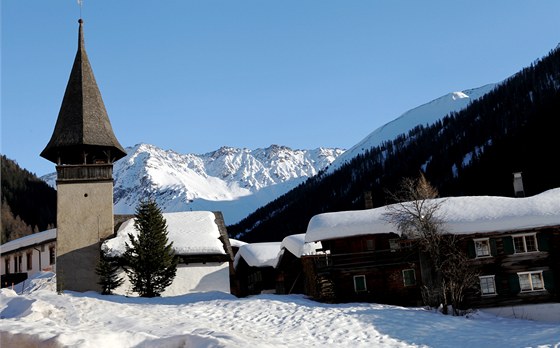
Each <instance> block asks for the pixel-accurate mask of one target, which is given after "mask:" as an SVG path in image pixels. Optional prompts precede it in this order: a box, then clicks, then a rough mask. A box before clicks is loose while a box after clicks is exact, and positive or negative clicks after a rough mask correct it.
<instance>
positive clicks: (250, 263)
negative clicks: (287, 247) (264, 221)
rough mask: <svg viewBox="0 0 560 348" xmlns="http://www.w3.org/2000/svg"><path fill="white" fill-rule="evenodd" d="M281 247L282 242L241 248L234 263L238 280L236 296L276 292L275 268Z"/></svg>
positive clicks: (256, 244)
mask: <svg viewBox="0 0 560 348" xmlns="http://www.w3.org/2000/svg"><path fill="white" fill-rule="evenodd" d="M280 245H281V243H280V242H269V243H251V244H245V245H241V246H240V248H239V251H238V252H237V254H236V255H235V259H234V261H233V267H234V270H235V279H236V284H235V286H234V288H235V291H234V292H233V293H234V295H236V296H238V297H245V296H248V295H257V294H260V293H263V292H270V293H274V292H275V289H276V272H275V270H274V267H275V266H276V263H277V258H278V253H279V252H280Z"/></svg>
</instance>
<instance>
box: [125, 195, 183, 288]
mask: <svg viewBox="0 0 560 348" xmlns="http://www.w3.org/2000/svg"><path fill="white" fill-rule="evenodd" d="M134 227H135V228H136V230H137V231H138V236H137V237H135V236H133V235H132V234H131V233H129V234H128V237H129V239H130V244H128V243H126V251H125V253H124V254H123V261H124V268H125V271H126V273H127V275H128V277H129V279H130V282H131V284H132V290H133V291H135V292H137V293H138V294H140V296H142V297H155V296H160V294H161V293H162V292H163V291H164V290H165V288H167V287H168V286H169V285H170V284H171V283H172V282H173V279H174V278H175V274H176V272H177V263H178V260H177V258H176V257H175V254H174V252H173V242H168V239H167V223H166V221H165V218H164V217H163V214H162V212H161V210H160V209H159V207H158V206H157V204H156V203H155V202H154V201H153V200H148V201H143V202H140V204H139V205H138V207H137V208H136V214H135V220H134Z"/></svg>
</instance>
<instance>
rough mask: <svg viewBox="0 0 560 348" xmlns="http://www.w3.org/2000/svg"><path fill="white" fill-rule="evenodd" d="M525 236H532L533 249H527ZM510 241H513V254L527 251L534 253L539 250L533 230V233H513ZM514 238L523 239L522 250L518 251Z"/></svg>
mask: <svg viewBox="0 0 560 348" xmlns="http://www.w3.org/2000/svg"><path fill="white" fill-rule="evenodd" d="M527 237H532V238H533V241H534V244H535V250H531V251H528V250H527ZM511 238H512V241H513V253H514V254H527V253H536V252H539V242H538V240H537V234H536V233H535V232H533V233H522V234H514V235H512V236H511ZM516 238H522V240H523V250H521V251H518V250H517V247H516V245H515V239H516Z"/></svg>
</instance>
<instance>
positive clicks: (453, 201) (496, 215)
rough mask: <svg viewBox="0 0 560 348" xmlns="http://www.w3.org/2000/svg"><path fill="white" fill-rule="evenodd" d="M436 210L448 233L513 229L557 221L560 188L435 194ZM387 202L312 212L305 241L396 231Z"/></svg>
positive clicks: (559, 208) (542, 225)
mask: <svg viewBox="0 0 560 348" xmlns="http://www.w3.org/2000/svg"><path fill="white" fill-rule="evenodd" d="M435 201H438V202H441V203H442V205H441V208H440V210H439V211H438V215H439V217H440V218H441V219H442V220H443V221H444V223H445V228H446V229H447V231H448V232H450V233H455V234H468V233H477V232H480V233H484V232H499V231H515V230H523V229H529V228H535V227H545V226H556V225H560V188H555V189H551V190H548V191H545V192H542V193H540V194H538V195H535V196H531V197H525V198H512V197H499V196H462V197H446V198H438V199H436V200H435ZM386 209H387V206H384V207H379V208H374V209H367V210H356V211H342V212H335V213H323V214H319V215H315V216H313V217H312V218H311V220H310V221H309V225H308V227H307V232H306V235H305V241H306V242H316V241H320V240H327V239H334V238H342V237H350V236H357V235H364V234H376V233H390V232H394V233H397V234H399V233H398V230H397V228H396V226H394V225H393V224H392V223H390V222H389V221H387V220H386V219H385V217H384V213H385V212H386V211H387V210H386Z"/></svg>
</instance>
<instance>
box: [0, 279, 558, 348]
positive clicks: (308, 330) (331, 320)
mask: <svg viewBox="0 0 560 348" xmlns="http://www.w3.org/2000/svg"><path fill="white" fill-rule="evenodd" d="M26 283H27V285H26V286H25V288H23V287H22V285H20V286H19V287H16V288H15V289H14V290H11V289H2V290H1V291H0V318H1V319H0V334H1V344H0V346H1V347H2V348H4V347H39V346H40V347H103V348H108V347H119V348H121V347H298V348H299V347H550V348H552V347H560V319H558V315H556V319H554V318H553V319H552V320H555V322H545V321H537V320H526V319H512V318H503V317H498V316H496V315H494V314H490V313H489V312H481V311H478V312H473V313H471V314H469V315H467V316H464V317H452V316H445V315H442V314H440V313H438V312H434V311H430V310H426V309H422V308H403V307H395V306H388V305H379V304H366V303H350V304H322V303H317V302H314V301H312V300H309V299H306V298H305V297H304V296H302V295H258V296H254V297H249V298H244V299H238V298H236V297H234V296H233V295H229V294H225V293H221V292H208V293H197V294H189V295H183V296H177V297H161V298H152V299H147V298H132V297H125V296H102V295H99V294H97V293H93V292H87V293H76V292H65V293H63V294H60V295H59V294H57V293H56V292H55V291H54V290H53V288H52V287H53V279H52V274H42V275H38V276H37V277H36V278H35V279H32V280H28V281H27V282H26ZM528 311H529V310H528V309H526V312H525V313H528ZM539 311H540V312H541V313H543V314H544V313H552V315H554V313H556V314H557V313H560V304H552V305H547V306H546V307H544V308H540V309H539ZM527 317H528V316H527V314H526V315H525V316H523V317H522V318H527ZM543 317H546V316H544V315H543ZM548 320H550V318H549V319H548Z"/></svg>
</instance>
